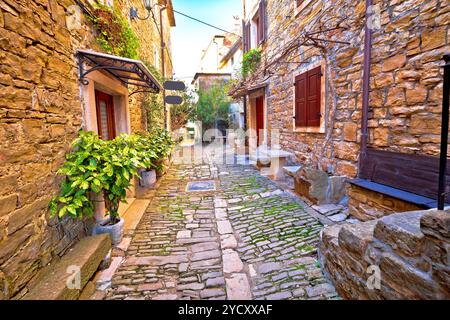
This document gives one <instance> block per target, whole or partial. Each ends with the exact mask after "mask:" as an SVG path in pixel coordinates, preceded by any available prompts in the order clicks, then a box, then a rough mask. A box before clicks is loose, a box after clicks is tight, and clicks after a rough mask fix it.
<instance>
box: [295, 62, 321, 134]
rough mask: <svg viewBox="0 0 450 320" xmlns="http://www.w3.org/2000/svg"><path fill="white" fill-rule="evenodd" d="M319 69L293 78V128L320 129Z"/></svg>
mask: <svg viewBox="0 0 450 320" xmlns="http://www.w3.org/2000/svg"><path fill="white" fill-rule="evenodd" d="M321 77H322V69H321V67H317V68H314V69H312V70H310V71H308V72H305V73H302V74H300V75H298V76H297V77H296V78H295V126H296V127H320V119H321V117H322V115H321Z"/></svg>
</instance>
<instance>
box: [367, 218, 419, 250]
mask: <svg viewBox="0 0 450 320" xmlns="http://www.w3.org/2000/svg"><path fill="white" fill-rule="evenodd" d="M424 214H425V211H413V212H405V213H398V214H395V215H393V216H386V217H384V218H382V219H380V220H379V221H378V223H377V225H376V227H375V231H374V236H375V237H376V238H377V239H378V240H380V241H381V242H384V243H385V244H387V245H389V246H390V247H391V248H392V249H393V250H394V251H400V252H401V253H403V254H406V255H408V256H417V255H420V252H421V251H422V243H423V240H424V235H423V233H422V231H421V230H420V219H421V217H422V216H423V215H424Z"/></svg>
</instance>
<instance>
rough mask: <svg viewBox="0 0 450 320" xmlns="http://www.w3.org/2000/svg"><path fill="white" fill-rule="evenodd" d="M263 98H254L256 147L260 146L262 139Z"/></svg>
mask: <svg viewBox="0 0 450 320" xmlns="http://www.w3.org/2000/svg"><path fill="white" fill-rule="evenodd" d="M263 130H264V97H258V98H256V134H257V138H258V146H259V145H261V143H262V139H263V137H264V135H263V132H264V131H263Z"/></svg>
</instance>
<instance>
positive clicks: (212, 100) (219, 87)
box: [192, 83, 231, 130]
mask: <svg viewBox="0 0 450 320" xmlns="http://www.w3.org/2000/svg"><path fill="white" fill-rule="evenodd" d="M230 102H231V101H230V98H229V97H228V95H227V92H226V89H225V85H224V84H223V83H219V84H216V85H214V86H212V87H210V88H209V89H208V90H200V91H199V92H198V102H197V103H196V105H195V111H194V113H193V116H192V119H193V120H196V121H201V122H202V126H203V129H204V130H207V129H211V128H213V127H214V123H215V122H216V120H223V121H225V122H228V115H229V112H230Z"/></svg>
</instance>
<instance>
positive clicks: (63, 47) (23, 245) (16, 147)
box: [0, 0, 159, 299]
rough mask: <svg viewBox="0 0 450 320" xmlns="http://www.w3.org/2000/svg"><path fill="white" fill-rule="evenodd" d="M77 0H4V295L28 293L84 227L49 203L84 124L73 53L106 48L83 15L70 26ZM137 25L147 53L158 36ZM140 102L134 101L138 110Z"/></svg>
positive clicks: (0, 273) (0, 239)
mask: <svg viewBox="0 0 450 320" xmlns="http://www.w3.org/2000/svg"><path fill="white" fill-rule="evenodd" d="M127 2H128V3H129V4H130V5H131V4H134V5H136V6H138V7H139V6H141V3H142V1H139V0H133V1H127ZM72 5H75V2H74V1H72V0H50V1H42V0H33V1H30V0H26V1H25V0H0V61H1V64H0V159H1V161H0V186H1V188H0V299H8V298H11V297H14V296H17V297H20V296H22V295H23V294H25V293H26V290H27V289H26V285H27V283H28V282H29V281H30V280H31V279H32V278H33V277H34V276H35V275H36V273H37V272H38V270H39V269H40V268H42V267H43V266H45V265H46V264H48V263H49V262H50V261H51V260H52V259H54V258H55V257H58V256H61V255H63V254H64V252H65V251H66V250H67V249H68V248H69V247H70V246H72V245H73V243H74V242H75V241H77V239H79V238H80V237H83V236H84V235H85V234H86V225H85V224H84V223H82V222H77V221H73V220H67V221H63V223H59V222H58V221H57V220H56V219H50V218H49V213H48V210H47V206H48V202H49V200H50V199H51V197H52V196H54V195H55V194H56V193H57V191H58V186H59V183H60V180H61V178H60V177H57V176H56V171H57V170H58V168H59V167H60V166H61V164H62V163H63V161H64V159H65V154H66V152H67V151H68V150H69V149H70V143H71V142H72V141H73V139H74V138H75V137H76V135H77V132H78V130H79V129H81V128H82V124H83V115H82V108H81V102H80V85H79V82H78V74H77V73H78V69H77V61H76V59H75V56H74V54H75V52H76V50H77V49H78V48H90V49H93V50H96V51H101V49H100V47H99V46H98V45H97V44H96V41H95V37H96V34H95V31H94V30H93V28H92V25H91V23H90V22H89V21H88V20H87V19H86V18H85V17H84V16H83V15H81V28H75V29H72V30H69V29H68V23H67V21H66V20H67V19H69V18H68V15H70V12H71V11H70V10H69V7H70V6H72ZM69 11H70V12H69ZM141 13H142V9H141ZM138 23H139V24H140V25H146V24H148V25H151V24H150V23H144V22H142V23H140V22H138ZM134 28H136V33H137V34H138V35H139V36H140V37H141V39H145V41H142V42H141V43H142V47H141V54H142V55H146V54H148V52H150V51H148V50H149V48H148V47H147V46H148V45H150V44H151V41H153V40H151V41H149V39H155V37H153V38H152V37H150V34H148V32H150V31H149V30H144V29H143V30H141V31H140V30H138V28H137V27H134ZM147 36H148V37H147ZM157 43H158V45H159V41H158V42H157ZM148 59H149V60H150V62H151V63H153V60H151V57H149V58H148ZM139 105H140V102H139V101H137V100H136V101H135V100H133V101H131V102H130V109H131V113H132V114H133V110H140V106H139ZM136 113H137V116H136V117H135V119H137V120H136V122H139V123H142V122H143V121H142V116H141V115H140V113H139V112H136ZM135 128H138V126H137V125H135V126H134V128H133V130H135V131H137V130H139V128H138V129H135Z"/></svg>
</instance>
